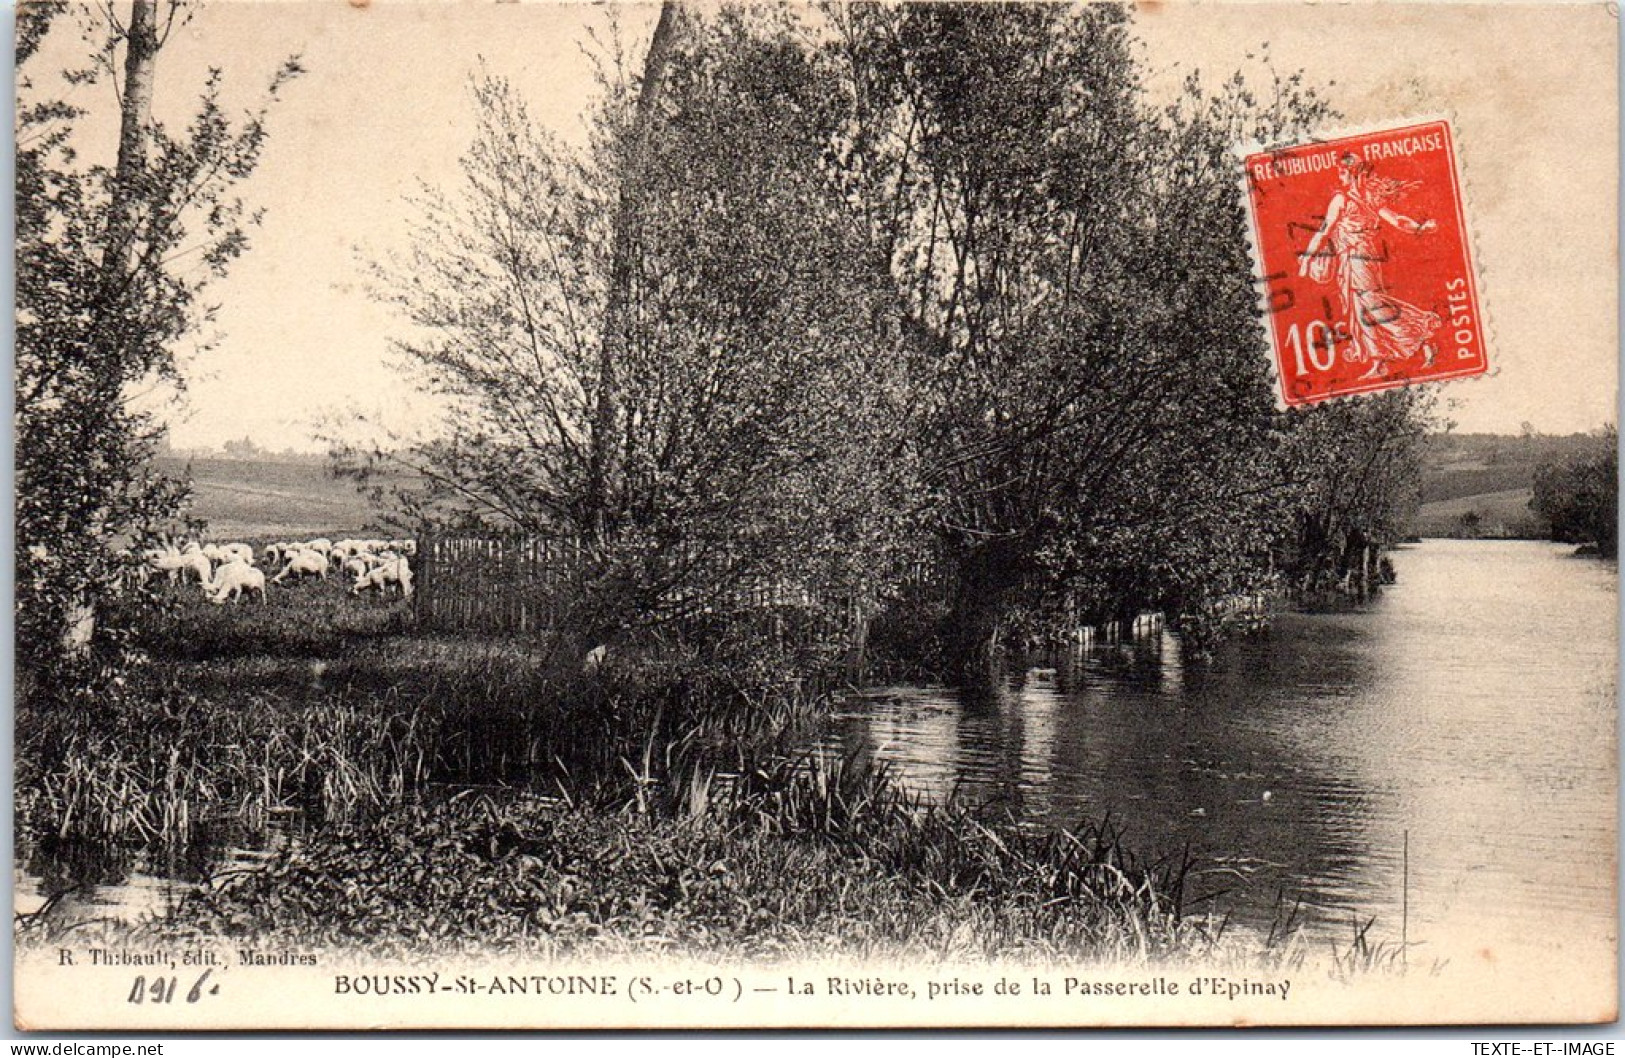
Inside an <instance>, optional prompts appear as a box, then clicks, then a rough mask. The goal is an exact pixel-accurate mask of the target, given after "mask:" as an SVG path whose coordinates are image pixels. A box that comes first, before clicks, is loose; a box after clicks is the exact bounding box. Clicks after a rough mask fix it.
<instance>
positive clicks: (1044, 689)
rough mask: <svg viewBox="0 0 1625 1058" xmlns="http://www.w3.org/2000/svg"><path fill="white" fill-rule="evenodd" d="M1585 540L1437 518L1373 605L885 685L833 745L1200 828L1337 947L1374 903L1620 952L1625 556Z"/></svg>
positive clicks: (1182, 836)
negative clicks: (973, 686)
mask: <svg viewBox="0 0 1625 1058" xmlns="http://www.w3.org/2000/svg"><path fill="white" fill-rule="evenodd" d="M1573 550H1574V549H1573V548H1572V547H1565V546H1561V545H1554V544H1546V543H1537V542H1528V541H1453V540H1429V541H1425V542H1423V543H1420V544H1415V545H1411V546H1407V547H1404V548H1401V549H1399V550H1398V551H1396V552H1395V553H1394V554H1393V562H1394V565H1395V568H1396V570H1397V573H1398V583H1397V584H1395V585H1394V586H1392V587H1390V588H1388V589H1386V590H1385V591H1384V592H1383V593H1382V594H1381V596H1380V597H1379V598H1377V599H1376V600H1375V601H1374V602H1373V603H1371V604H1370V605H1367V606H1365V607H1362V608H1359V609H1357V610H1353V611H1350V612H1344V613H1335V614H1325V613H1322V614H1285V615H1281V616H1280V617H1279V618H1278V619H1277V620H1276V621H1275V622H1274V623H1273V625H1272V627H1271V628H1269V629H1268V630H1266V631H1263V632H1259V633H1255V634H1253V635H1250V636H1247V637H1244V638H1241V639H1238V640H1236V641H1233V642H1231V643H1229V644H1227V645H1226V646H1225V647H1223V648H1222V649H1221V650H1220V651H1219V652H1218V655H1217V656H1216V657H1215V658H1214V659H1213V660H1212V661H1211V662H1208V663H1204V664H1190V663H1184V662H1182V660H1181V658H1180V654H1179V651H1178V648H1177V643H1176V642H1175V640H1174V637H1173V636H1172V635H1171V634H1164V633H1154V634H1152V635H1150V636H1147V637H1143V638H1141V639H1138V640H1136V641H1134V642H1133V643H1131V644H1120V645H1103V646H1096V647H1093V648H1090V649H1088V650H1086V651H1082V652H1079V653H1077V654H1075V655H1072V656H1069V657H1065V658H1049V659H1041V660H1039V661H1037V662H1035V663H1034V664H1033V665H1032V667H1029V668H1027V669H1026V670H1025V672H1024V673H1022V674H1020V675H1018V676H1016V677H1015V678H1013V679H1011V680H1009V681H1008V682H1007V684H1006V685H1005V686H1004V687H1003V688H1001V689H1000V690H999V691H997V692H995V693H993V694H991V695H983V696H980V697H978V698H976V699H968V698H967V697H965V696H962V695H960V694H958V693H955V692H953V691H949V690H945V689H942V688H934V687H893V688H881V689H876V690H874V691H872V692H869V693H866V694H864V695H863V696H861V697H860V698H858V699H856V700H854V701H853V702H851V703H849V705H848V707H847V708H846V709H845V710H844V711H843V712H842V713H841V714H840V715H839V716H838V717H837V718H836V720H835V722H834V725H833V726H832V728H831V730H830V731H829V732H828V733H827V734H826V736H825V740H824V744H825V748H826V750H828V751H831V752H841V753H853V754H858V755H869V756H872V757H875V758H878V759H880V760H884V761H886V762H888V764H889V766H890V768H891V769H892V771H893V773H894V775H896V776H897V777H898V778H899V779H901V780H902V781H903V782H904V783H905V784H906V785H908V786H909V787H911V788H913V789H914V790H915V791H917V792H919V793H920V794H922V795H924V796H926V797H927V798H932V799H942V798H945V797H949V796H955V797H959V798H962V799H969V800H973V801H979V802H996V803H997V804H998V805H1000V806H1002V807H1004V808H1007V809H1008V810H1009V811H1010V812H1012V813H1014V814H1015V815H1017V816H1018V817H1019V818H1021V819H1023V820H1025V821H1027V822H1030V823H1031V824H1033V825H1037V826H1066V825H1070V824H1074V823H1076V822H1078V821H1080V820H1088V819H1094V820H1098V819H1100V818H1102V817H1104V816H1106V815H1108V814H1109V815H1110V817H1111V818H1112V819H1113V820H1114V821H1116V822H1117V824H1118V825H1119V826H1120V827H1121V828H1122V829H1123V831H1124V843H1125V845H1126V846H1127V847H1129V848H1131V849H1137V850H1140V851H1141V852H1142V854H1172V855H1176V856H1177V855H1178V854H1179V853H1180V851H1181V850H1182V849H1183V848H1184V847H1186V846H1187V845H1188V846H1189V848H1190V850H1191V851H1192V852H1193V853H1194V854H1195V855H1196V856H1197V858H1198V860H1199V862H1200V864H1201V865H1202V871H1201V873H1200V874H1199V875H1197V877H1196V878H1195V880H1194V882H1193V884H1192V886H1191V890H1192V892H1190V893H1189V894H1188V895H1191V896H1200V895H1202V894H1204V893H1206V894H1211V900H1209V901H1207V902H1206V903H1205V904H1203V905H1202V906H1206V907H1209V908H1211V909H1215V910H1218V911H1222V912H1223V913H1226V914H1229V915H1230V916H1232V920H1233V921H1234V922H1235V923H1237V924H1238V925H1240V926H1243V927H1250V928H1253V929H1256V930H1267V929H1268V928H1269V926H1270V924H1271V922H1272V921H1274V920H1275V919H1276V916H1277V915H1278V914H1280V911H1279V910H1278V908H1279V907H1281V906H1285V907H1292V906H1297V907H1299V909H1300V910H1299V921H1300V922H1301V923H1302V926H1303V935H1304V937H1306V938H1308V940H1309V941H1310V942H1313V943H1315V944H1317V945H1318V944H1322V943H1324V944H1327V945H1330V944H1333V943H1335V944H1339V945H1341V946H1344V947H1346V946H1347V945H1348V944H1349V943H1350V942H1351V940H1352V938H1353V934H1354V929H1355V927H1354V925H1353V923H1354V922H1355V921H1359V922H1360V923H1361V924H1364V923H1365V922H1366V921H1368V920H1372V919H1374V920H1375V922H1374V925H1372V927H1371V930H1370V933H1369V934H1368V939H1370V940H1384V941H1389V942H1398V941H1400V940H1401V939H1403V940H1406V941H1408V942H1410V948H1409V951H1410V953H1411V954H1410V958H1411V959H1412V960H1413V961H1414V960H1415V959H1418V958H1431V959H1434V960H1436V961H1438V962H1440V963H1443V962H1445V961H1447V960H1450V959H1458V960H1459V959H1464V958H1465V959H1478V960H1497V959H1502V958H1511V959H1517V958H1520V957H1523V956H1525V955H1527V954H1528V953H1529V952H1530V951H1531V950H1538V951H1541V952H1545V953H1548V954H1549V953H1551V952H1554V951H1562V952H1564V953H1565V956H1566V957H1577V956H1582V955H1584V956H1587V957H1595V958H1600V959H1606V964H1607V965H1612V963H1613V954H1612V953H1613V944H1614V937H1615V931H1616V924H1615V916H1614V910H1615V906H1616V898H1615V889H1614V886H1615V873H1616V872H1615V851H1614V850H1615V844H1614V834H1615V825H1616V813H1617V759H1618V756H1617V750H1616V728H1615V702H1616V671H1617V654H1616V651H1617V645H1618V634H1617V608H1618V607H1617V591H1616V576H1617V570H1616V567H1615V566H1614V565H1613V564H1612V563H1605V562H1601V561H1598V560H1595V559H1585V558H1577V557H1574V556H1573V554H1572V552H1573ZM1279 901H1284V904H1282V903H1279ZM1592 965H1596V964H1595V963H1593V964H1592Z"/></svg>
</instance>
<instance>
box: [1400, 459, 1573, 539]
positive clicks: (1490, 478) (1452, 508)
mask: <svg viewBox="0 0 1625 1058" xmlns="http://www.w3.org/2000/svg"><path fill="white" fill-rule="evenodd" d="M1586 441H1587V435H1585V434H1568V435H1564V436H1555V437H1554V436H1545V435H1541V434H1526V435H1523V436H1516V437H1514V436H1509V435H1502V434H1438V435H1435V436H1433V437H1430V438H1429V439H1428V447H1427V454H1426V456H1425V457H1424V462H1423V467H1422V507H1421V510H1420V512H1419V513H1418V516H1417V519H1416V522H1415V524H1414V526H1413V531H1414V532H1415V534H1416V535H1417V536H1451V537H1520V538H1544V537H1545V536H1546V535H1547V526H1546V525H1545V524H1544V523H1543V522H1542V521H1541V519H1540V518H1539V517H1537V516H1536V515H1535V513H1534V512H1533V511H1531V510H1530V509H1529V499H1530V497H1531V496H1532V495H1533V493H1532V489H1531V486H1532V484H1533V481H1534V476H1535V469H1536V468H1537V467H1539V466H1540V465H1541V464H1542V463H1546V462H1551V461H1555V460H1559V459H1564V458H1566V457H1568V456H1571V455H1574V454H1575V453H1577V452H1580V451H1582V450H1583V449H1584V446H1585V444H1586Z"/></svg>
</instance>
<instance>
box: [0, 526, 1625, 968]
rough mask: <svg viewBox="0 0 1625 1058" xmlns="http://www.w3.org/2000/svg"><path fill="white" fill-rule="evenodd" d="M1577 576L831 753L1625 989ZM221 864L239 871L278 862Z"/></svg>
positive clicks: (1440, 581)
mask: <svg viewBox="0 0 1625 1058" xmlns="http://www.w3.org/2000/svg"><path fill="white" fill-rule="evenodd" d="M1572 551H1573V549H1572V548H1569V547H1564V546H1560V545H1553V544H1544V543H1534V542H1467V541H1446V540H1430V541H1426V542H1424V543H1421V544H1417V545H1412V546H1409V547H1405V548H1401V549H1400V550H1398V551H1397V552H1395V553H1394V555H1393V561H1394V565H1395V567H1396V569H1397V572H1398V583H1397V584H1395V585H1394V586H1392V587H1390V588H1388V589H1386V590H1385V591H1384V592H1383V593H1382V594H1381V595H1380V597H1378V598H1377V599H1376V600H1375V601H1374V602H1372V603H1371V604H1369V605H1366V606H1364V607H1361V608H1359V609H1356V610H1351V611H1349V612H1343V613H1335V614H1326V613H1322V614H1284V615H1281V616H1279V617H1278V619H1277V620H1276V621H1275V622H1274V623H1273V625H1272V627H1270V628H1269V629H1268V630H1266V631H1263V632H1258V633H1254V634H1252V635H1249V636H1245V637H1242V638H1239V639H1236V640H1234V641H1232V642H1229V643H1227V644H1225V645H1224V646H1223V647H1222V648H1221V649H1220V650H1219V651H1218V653H1217V656H1216V657H1214V658H1213V659H1212V660H1211V661H1209V662H1205V663H1200V664H1193V663H1186V662H1184V661H1182V659H1181V657H1180V654H1179V650H1178V647H1177V643H1176V642H1175V639H1174V637H1173V636H1172V635H1171V634H1167V633H1153V634H1152V635H1149V636H1147V637H1144V638H1141V639H1138V640H1135V641H1134V642H1132V643H1125V644H1107V645H1100V646H1096V647H1093V648H1091V649H1089V650H1086V651H1083V652H1080V653H1078V654H1076V655H1073V656H1070V657H1067V658H1063V659H1048V660H1046V661H1043V662H1042V663H1040V664H1036V665H1033V666H1032V667H1029V668H1026V669H1025V670H1023V671H1022V672H1021V674H1020V675H1019V676H1017V677H1016V678H1014V679H1012V680H1010V681H1009V682H1008V684H1007V685H1006V686H1005V687H1003V688H1002V689H1001V690H999V691H998V692H997V693H994V694H992V695H989V696H983V697H981V698H978V699H975V700H971V699H967V698H966V697H964V696H962V695H960V694H958V693H955V692H953V691H950V690H945V689H943V688H939V687H892V688H881V689H876V690H873V691H871V692H868V693H865V694H863V695H861V696H859V697H857V698H854V699H852V700H851V701H849V702H848V703H847V704H846V706H845V707H844V709H843V710H842V711H841V712H840V713H839V714H837V716H836V717H834V718H833V719H832V721H831V724H830V727H829V729H828V730H827V732H826V733H825V735H824V736H823V747H824V749H825V751H827V752H831V753H842V754H846V753H852V754H859V755H869V756H871V757H874V758H878V759H880V760H883V761H886V762H887V763H888V765H889V767H890V768H891V769H892V770H893V772H894V774H895V775H896V776H897V777H898V778H900V779H901V780H902V781H903V782H904V783H905V784H906V785H908V786H909V787H911V788H912V789H914V790H915V791H917V792H918V793H919V794H921V795H922V796H924V797H926V798H935V799H942V798H946V797H949V796H957V797H962V798H968V799H972V800H976V801H980V802H995V803H997V804H998V805H999V806H1002V807H1004V808H1006V809H1008V810H1009V811H1010V812H1012V813H1014V814H1015V815H1016V816H1017V817H1019V818H1020V819H1021V820H1023V821H1025V822H1027V823H1029V824H1030V825H1033V826H1045V827H1048V826H1067V825H1071V824H1075V823H1077V822H1078V821H1080V820H1086V819H1093V820H1098V819H1100V818H1102V817H1103V816H1106V815H1108V814H1109V815H1110V816H1111V818H1112V819H1113V820H1115V821H1116V822H1117V824H1118V825H1119V826H1120V827H1121V828H1122V830H1123V832H1124V841H1125V844H1126V845H1127V846H1128V847H1129V848H1131V849H1135V850H1138V851H1139V852H1140V853H1141V854H1142V855H1157V854H1169V855H1175V856H1177V855H1179V854H1180V853H1181V850H1183V849H1184V848H1185V847H1187V846H1188V847H1189V849H1190V850H1191V852H1192V853H1193V854H1194V855H1195V856H1196V857H1197V859H1198V862H1199V865H1200V870H1199V872H1198V873H1197V874H1196V875H1195V876H1194V878H1193V880H1192V882H1191V884H1190V887H1189V892H1188V893H1187V896H1188V897H1192V898H1195V897H1202V896H1204V895H1205V896H1206V897H1207V898H1208V899H1206V900H1204V901H1201V902H1199V903H1198V904H1197V905H1196V906H1197V909H1199V910H1200V909H1207V910H1212V911H1214V912H1215V913H1216V914H1224V915H1228V916H1231V920H1232V921H1233V922H1234V923H1235V924H1236V927H1237V928H1247V929H1254V930H1260V931H1262V930H1266V929H1268V928H1269V926H1270V924H1271V922H1272V921H1273V920H1275V918H1276V916H1277V915H1279V914H1280V910H1279V908H1280V907H1283V906H1287V907H1291V906H1296V907H1298V908H1299V909H1300V910H1299V919H1298V921H1299V922H1300V924H1301V926H1302V936H1303V937H1304V938H1307V940H1306V943H1312V944H1315V945H1320V944H1327V945H1329V944H1333V943H1335V944H1339V945H1343V946H1346V945H1347V944H1348V943H1349V942H1350V940H1351V939H1352V937H1353V933H1354V929H1355V927H1354V925H1353V924H1352V923H1354V922H1355V921H1359V922H1361V923H1364V922H1366V921H1368V920H1374V925H1373V926H1372V927H1371V932H1370V934H1369V935H1368V936H1369V938H1370V939H1371V940H1381V941H1387V942H1390V943H1392V942H1397V941H1400V940H1401V939H1404V940H1405V941H1407V942H1409V944H1410V948H1409V950H1410V952H1411V953H1412V954H1411V958H1412V960H1413V962H1414V961H1415V960H1417V959H1423V960H1429V959H1430V960H1433V961H1434V962H1436V963H1445V962H1448V961H1449V960H1453V959H1454V960H1460V959H1471V960H1483V961H1495V960H1501V959H1507V960H1512V961H1513V962H1514V963H1518V962H1521V961H1522V960H1526V959H1527V958H1529V957H1531V955H1530V953H1531V952H1535V953H1539V955H1538V957H1539V958H1541V959H1550V958H1555V957H1559V956H1560V957H1561V958H1562V959H1563V960H1565V961H1568V962H1569V964H1570V965H1597V964H1596V963H1593V962H1590V961H1589V960H1592V959H1606V962H1607V964H1608V965H1612V963H1613V946H1614V939H1615V933H1616V923H1615V917H1614V909H1615V906H1616V899H1615V891H1614V879H1615V845H1614V834H1615V826H1616V812H1617V808H1616V805H1617V750H1616V726H1615V701H1616V671H1617V655H1616V651H1617V644H1618V633H1617V590H1616V575H1617V571H1616V568H1615V566H1614V565H1613V564H1612V563H1604V562H1600V561H1597V560H1594V559H1583V558H1576V557H1574V556H1573V555H1572ZM285 839H286V835H283V840H285ZM221 854H222V850H220V849H219V847H216V850H215V852H214V853H213V855H214V857H216V859H214V860H212V861H211V862H210V863H207V864H205V863H192V862H187V863H166V864H153V863H150V862H137V863H134V864H127V865H124V866H123V867H122V868H120V869H115V870H111V871H110V872H109V874H108V876H107V877H106V878H105V879H104V881H105V882H106V883H107V884H99V885H88V886H83V887H81V888H78V889H76V890H74V892H73V893H71V894H70V895H69V896H68V897H67V903H70V904H73V905H74V907H73V908H71V909H67V908H64V909H62V910H65V911H69V912H70V914H71V917H72V918H73V919H75V920H77V919H80V918H88V917H102V916H106V917H114V918H124V919H136V918H139V917H141V916H142V915H144V914H147V913H152V912H161V911H163V910H164V909H165V908H167V907H169V906H171V905H172V904H173V902H174V901H175V900H176V899H177V898H178V896H179V895H180V894H181V893H182V892H184V890H185V889H186V888H187V886H188V885H189V884H190V882H188V881H187V879H195V878H197V877H200V876H202V875H204V874H206V873H208V872H209V871H211V870H218V869H219V868H220V866H221V864H220V862H219V861H218V856H220V855H221ZM224 855H226V856H227V857H228V860H227V863H226V866H228V867H233V868H236V867H252V865H253V863H254V862H256V861H258V860H259V859H261V858H263V857H264V856H265V855H266V853H265V852H264V851H259V852H250V851H244V850H241V849H230V850H226V851H224ZM28 867H30V868H32V870H28V869H24V868H22V867H19V869H18V870H17V874H16V883H17V884H16V906H17V909H18V910H19V911H24V912H26V911H32V910H35V909H37V908H38V907H39V906H40V904H41V903H42V902H43V898H44V894H45V893H46V892H48V891H56V890H59V889H61V888H63V887H64V885H65V883H66V881H67V880H68V878H69V876H73V877H76V878H78V879H80V880H82V879H83V878H84V873H83V871H82V870H75V869H74V868H73V866H72V865H70V864H62V863H54V862H51V861H50V859H49V858H48V857H38V858H36V860H35V862H33V863H31V864H29V865H28ZM104 869H105V868H104ZM41 875H44V876H45V878H46V880H43V881H42V878H41ZM177 879H179V880H177ZM1283 902H1284V903H1283Z"/></svg>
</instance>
